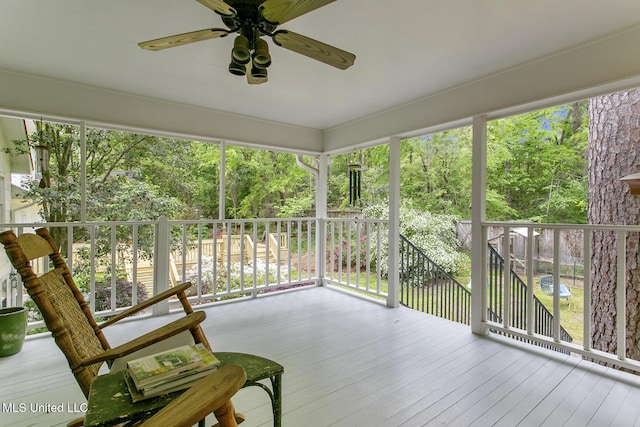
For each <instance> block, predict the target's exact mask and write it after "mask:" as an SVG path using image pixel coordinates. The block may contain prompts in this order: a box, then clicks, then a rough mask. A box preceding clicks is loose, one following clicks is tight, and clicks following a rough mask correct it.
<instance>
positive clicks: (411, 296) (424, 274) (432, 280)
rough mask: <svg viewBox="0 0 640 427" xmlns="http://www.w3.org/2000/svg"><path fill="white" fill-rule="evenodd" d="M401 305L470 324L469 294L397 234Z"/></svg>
mask: <svg viewBox="0 0 640 427" xmlns="http://www.w3.org/2000/svg"><path fill="white" fill-rule="evenodd" d="M400 260H401V261H400V304H402V305H404V306H407V307H409V308H412V309H414V310H418V311H422V312H425V313H428V314H432V315H434V316H438V317H443V318H445V319H448V320H452V321H454V322H460V323H465V324H467V325H468V324H470V323H471V292H470V291H469V290H468V289H467V288H465V287H464V286H462V285H461V284H460V283H459V282H458V281H457V280H456V279H454V278H453V277H451V276H450V275H449V274H448V273H447V272H446V271H444V270H443V269H442V268H441V267H440V266H439V265H438V264H436V263H435V262H433V261H432V260H431V259H430V258H429V257H428V256H427V255H425V254H424V253H423V252H422V251H421V250H420V249H418V248H417V247H416V246H415V245H414V244H413V243H411V242H410V241H409V240H408V239H407V238H406V237H404V236H403V235H400Z"/></svg>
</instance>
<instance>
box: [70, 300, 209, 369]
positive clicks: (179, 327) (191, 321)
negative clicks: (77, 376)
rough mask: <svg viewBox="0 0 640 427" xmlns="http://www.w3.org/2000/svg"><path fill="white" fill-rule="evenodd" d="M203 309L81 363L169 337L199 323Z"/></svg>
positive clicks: (116, 355)
mask: <svg viewBox="0 0 640 427" xmlns="http://www.w3.org/2000/svg"><path fill="white" fill-rule="evenodd" d="M206 317H207V316H206V314H205V313H204V311H194V312H193V313H190V314H187V315H186V316H184V317H181V318H180V319H178V320H175V321H173V322H171V323H168V324H166V325H164V326H162V327H161V328H158V329H156V330H153V331H151V332H147V333H146V334H144V335H141V336H139V337H138V338H136V339H134V340H131V341H129V342H127V343H124V344H122V345H119V346H117V347H114V348H112V349H110V350H107V351H105V352H103V353H100V354H98V355H96V356H93V357H90V358H88V359H85V360H83V361H82V365H84V366H89V365H92V364H94V363H97V362H105V361H109V360H114V359H118V358H120V357H123V356H126V355H127V354H131V353H133V352H134V351H138V350H140V349H143V348H145V347H147V346H149V345H151V344H155V343H157V342H160V341H162V340H165V339H167V338H169V337H172V336H174V335H177V334H179V333H180V332H184V331H187V330H189V329H191V328H193V327H194V326H197V325H199V324H200V323H202V321H203V320H204V319H205V318H206Z"/></svg>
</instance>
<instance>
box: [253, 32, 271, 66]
mask: <svg viewBox="0 0 640 427" xmlns="http://www.w3.org/2000/svg"><path fill="white" fill-rule="evenodd" d="M252 62H253V66H254V67H256V68H267V67H268V66H269V65H271V54H270V53H269V44H268V43H267V42H266V41H264V40H262V39H261V38H259V37H258V38H257V39H256V43H255V50H254V51H253V61H252Z"/></svg>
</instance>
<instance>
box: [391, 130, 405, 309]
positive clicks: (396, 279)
mask: <svg viewBox="0 0 640 427" xmlns="http://www.w3.org/2000/svg"><path fill="white" fill-rule="evenodd" d="M401 142H402V140H401V139H400V138H399V137H396V136H394V137H391V138H389V258H388V263H389V265H388V267H389V279H388V281H389V283H388V286H389V289H388V294H387V307H398V306H399V305H400V287H399V284H400V269H399V266H400V143H401Z"/></svg>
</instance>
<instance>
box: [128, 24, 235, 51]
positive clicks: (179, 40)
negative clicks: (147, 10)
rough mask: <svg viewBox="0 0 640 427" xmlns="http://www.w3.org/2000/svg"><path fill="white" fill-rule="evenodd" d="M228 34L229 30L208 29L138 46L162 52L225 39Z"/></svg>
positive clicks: (163, 38)
mask: <svg viewBox="0 0 640 427" xmlns="http://www.w3.org/2000/svg"><path fill="white" fill-rule="evenodd" d="M227 34H229V31H228V30H224V29H221V28H208V29H206V30H198V31H191V32H189V33H184V34H176V35H174V36H168V37H161V38H159V39H154V40H148V41H146V42H141V43H138V46H140V47H141V48H143V49H147V50H162V49H167V48H169V47H175V46H181V45H183V44H188V43H195V42H199V41H202V40H208V39H215V38H217V37H224V36H226V35H227Z"/></svg>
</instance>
